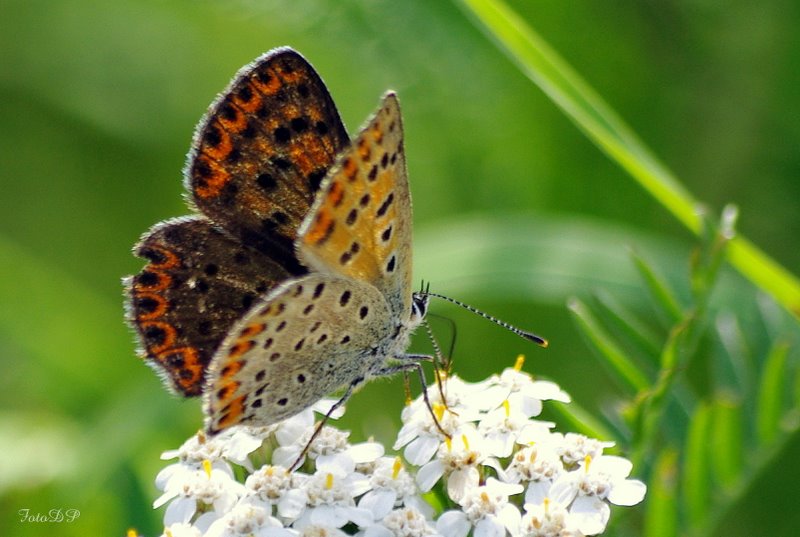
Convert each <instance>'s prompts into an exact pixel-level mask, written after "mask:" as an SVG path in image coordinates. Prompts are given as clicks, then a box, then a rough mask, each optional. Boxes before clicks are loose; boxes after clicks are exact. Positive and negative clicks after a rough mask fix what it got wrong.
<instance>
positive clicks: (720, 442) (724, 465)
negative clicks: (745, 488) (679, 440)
mask: <svg viewBox="0 0 800 537" xmlns="http://www.w3.org/2000/svg"><path fill="white" fill-rule="evenodd" d="M742 422H743V417H742V407H741V404H739V403H737V402H735V401H734V400H733V399H731V398H730V397H727V396H721V397H718V398H717V399H715V400H714V404H713V421H712V423H711V438H710V442H709V445H710V446H711V450H712V456H711V468H712V469H713V470H714V476H715V477H716V479H717V481H718V482H719V483H720V484H721V485H722V487H723V488H725V489H728V490H732V489H733V488H734V486H735V485H736V483H737V481H738V479H739V477H740V471H741V468H742V452H743V447H744V446H743V444H742V442H743V433H742V427H743V423H742Z"/></svg>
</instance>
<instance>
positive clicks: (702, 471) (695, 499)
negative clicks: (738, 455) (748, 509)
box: [681, 403, 712, 528]
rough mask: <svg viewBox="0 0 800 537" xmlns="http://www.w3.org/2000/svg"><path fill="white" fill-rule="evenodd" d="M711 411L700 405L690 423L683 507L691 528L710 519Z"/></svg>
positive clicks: (682, 482)
mask: <svg viewBox="0 0 800 537" xmlns="http://www.w3.org/2000/svg"><path fill="white" fill-rule="evenodd" d="M711 417H712V413H711V407H710V406H709V405H708V404H706V403H703V404H700V405H699V406H698V407H697V410H696V411H695V413H694V416H693V417H692V420H691V421H690V422H689V423H690V425H689V431H688V434H687V436H686V447H685V456H684V457H683V473H682V475H681V490H682V502H681V503H682V504H683V509H684V512H685V513H686V516H687V517H688V520H689V524H690V526H691V527H694V528H698V527H700V526H701V525H702V524H703V523H704V521H705V520H706V518H707V517H708V510H709V499H710V497H711V475H710V473H709V460H708V459H709V456H710V453H709V450H708V442H709V428H710V427H711Z"/></svg>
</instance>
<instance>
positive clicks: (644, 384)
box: [567, 298, 650, 393]
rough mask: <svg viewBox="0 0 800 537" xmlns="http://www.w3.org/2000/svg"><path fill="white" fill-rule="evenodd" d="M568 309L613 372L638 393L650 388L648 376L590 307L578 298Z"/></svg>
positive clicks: (573, 300) (571, 302)
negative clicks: (615, 340) (604, 327)
mask: <svg viewBox="0 0 800 537" xmlns="http://www.w3.org/2000/svg"><path fill="white" fill-rule="evenodd" d="M567 307H568V308H569V310H570V312H572V314H573V316H574V318H575V320H576V321H577V323H578V327H579V328H580V329H581V330H582V331H583V333H584V334H585V335H586V337H587V338H588V339H589V341H590V342H591V343H592V345H593V347H594V348H595V349H596V350H597V351H598V352H599V353H600V355H601V356H602V357H603V358H604V359H605V361H606V363H608V365H609V366H610V368H611V371H613V372H614V373H615V374H616V376H617V377H618V378H619V379H621V380H622V381H623V382H624V383H625V384H627V385H628V386H629V387H630V388H632V389H633V390H634V391H635V392H636V393H639V392H642V391H644V390H646V389H647V388H648V387H649V386H650V381H649V380H648V379H647V375H645V373H644V372H643V371H642V370H640V369H639V368H638V366H637V365H636V364H635V363H633V361H632V360H631V359H630V358H628V356H627V355H626V354H625V353H624V352H623V351H622V349H620V348H619V347H618V346H617V344H616V343H615V342H614V340H613V339H612V338H611V336H610V335H609V334H608V333H607V332H606V331H605V330H604V329H603V327H602V326H600V323H599V322H598V321H597V319H596V318H595V317H594V315H592V313H591V311H590V310H589V307H588V306H586V304H585V303H583V302H581V301H580V300H578V299H577V298H572V299H570V300H569V302H568V305H567Z"/></svg>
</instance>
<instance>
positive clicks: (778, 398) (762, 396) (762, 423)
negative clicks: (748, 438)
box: [756, 342, 789, 445]
mask: <svg viewBox="0 0 800 537" xmlns="http://www.w3.org/2000/svg"><path fill="white" fill-rule="evenodd" d="M788 354H789V345H787V344H786V343H785V342H778V343H776V344H775V345H774V346H773V347H772V349H770V352H769V355H768V356H767V360H766V362H765V364H764V372H763V374H762V375H761V386H760V389H759V391H758V407H757V408H758V410H757V414H756V433H757V435H758V440H759V443H760V444H762V445H763V444H768V443H771V442H773V441H774V440H775V439H776V437H777V436H778V433H779V431H780V421H781V413H782V410H783V402H784V400H785V395H786V382H785V379H786V375H787V373H788V372H787V371H786V357H787V355H788Z"/></svg>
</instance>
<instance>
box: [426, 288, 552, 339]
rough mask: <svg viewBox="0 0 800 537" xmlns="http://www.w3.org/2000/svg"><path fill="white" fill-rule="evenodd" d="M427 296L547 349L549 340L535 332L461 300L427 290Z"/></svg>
mask: <svg viewBox="0 0 800 537" xmlns="http://www.w3.org/2000/svg"><path fill="white" fill-rule="evenodd" d="M425 294H426V295H428V296H432V297H436V298H440V299H442V300H445V301H447V302H450V303H451V304H455V305H456V306H461V307H462V308H464V309H465V310H467V311H471V312H472V313H474V314H475V315H480V316H481V317H483V318H484V319H486V320H487V321H491V322H493V323H494V324H497V325H500V326H502V327H503V328H505V329H506V330H508V331H509V332H512V333H514V334H516V335H518V336H519V337H521V338H523V339H527V340H528V341H533V342H534V343H536V344H537V345H539V346H541V347H547V345H548V342H547V340H546V339H545V338H543V337H541V336H537V335H536V334H534V333H533V332H528V331H527V330H522V329H521V328H517V327H516V326H513V325H510V324H508V323H507V322H505V321H501V320H500V319H498V318H496V317H492V316H491V315H489V314H488V313H484V312H482V311H481V310H479V309H476V308H473V307H472V306H470V305H469V304H464V303H463V302H461V301H460V300H456V299H455V298H450V297H449V296H444V295H440V294H438V293H431V292H430V291H428V290H427V289H426V290H425Z"/></svg>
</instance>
